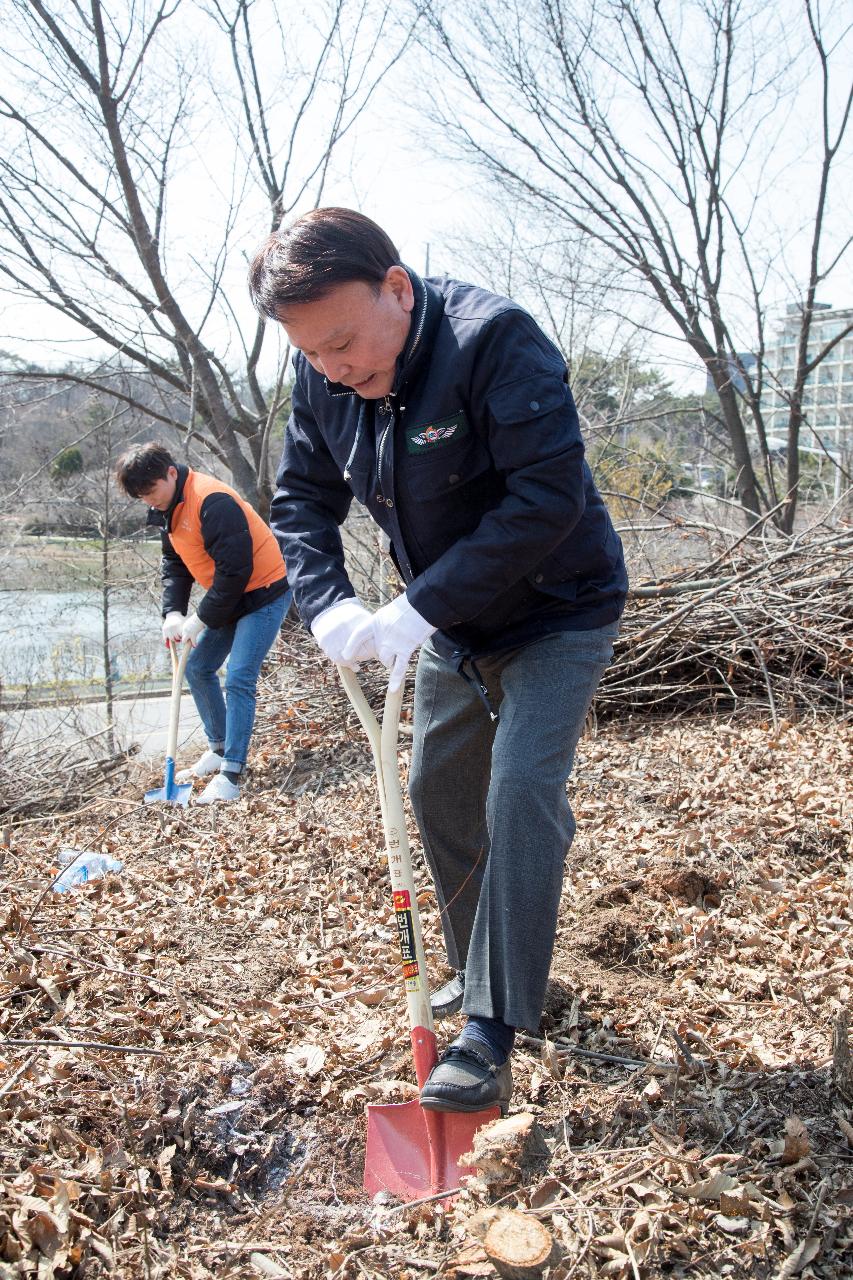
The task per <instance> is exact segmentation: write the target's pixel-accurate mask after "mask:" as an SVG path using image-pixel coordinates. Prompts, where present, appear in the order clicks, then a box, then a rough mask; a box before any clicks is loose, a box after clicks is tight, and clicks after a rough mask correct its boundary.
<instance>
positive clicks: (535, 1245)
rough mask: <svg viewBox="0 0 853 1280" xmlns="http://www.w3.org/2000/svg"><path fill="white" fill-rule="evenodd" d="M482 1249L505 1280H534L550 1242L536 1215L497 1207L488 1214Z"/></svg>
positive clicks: (546, 1258)
mask: <svg viewBox="0 0 853 1280" xmlns="http://www.w3.org/2000/svg"><path fill="white" fill-rule="evenodd" d="M490 1218H491V1220H490V1222H489V1225H488V1229H487V1230H486V1234H485V1235H484V1236H483V1251H484V1252H485V1254H486V1257H487V1258H488V1259H489V1262H491V1264H492V1265H493V1267H494V1268H495V1270H496V1271H497V1273H498V1275H499V1276H503V1277H504V1278H505V1280H535V1278H536V1277H537V1276H541V1274H542V1272H543V1270H544V1268H545V1267H546V1266H547V1264H548V1261H549V1259H550V1258H551V1255H552V1253H553V1249H554V1241H553V1239H552V1237H551V1234H550V1232H549V1231H548V1229H547V1227H543V1225H542V1223H541V1222H540V1221H539V1220H538V1218H534V1217H531V1216H530V1215H528V1214H526V1213H519V1212H518V1210H517V1209H501V1210H498V1211H497V1212H494V1213H493V1214H491V1215H490Z"/></svg>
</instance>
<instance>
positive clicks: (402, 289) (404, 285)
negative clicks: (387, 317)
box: [385, 266, 415, 311]
mask: <svg viewBox="0 0 853 1280" xmlns="http://www.w3.org/2000/svg"><path fill="white" fill-rule="evenodd" d="M385 284H386V286H387V287H388V288H389V289H390V290H391V292H392V293H393V295H394V297H395V298H396V299H397V301H398V302H399V304H400V306H401V307H402V309H403V311H413V310H414V307H415V291H414V289H413V288H412V282H411V280H410V279H409V273H408V271H407V270H406V268H405V267H400V266H394V267H389V268H388V270H387V271H386V272H385Z"/></svg>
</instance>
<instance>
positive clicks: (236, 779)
mask: <svg viewBox="0 0 853 1280" xmlns="http://www.w3.org/2000/svg"><path fill="white" fill-rule="evenodd" d="M220 773H224V774H225V777H226V778H227V779H228V781H229V782H233V783H234V786H235V787H239V785H240V778H241V776H242V775H241V774H239V773H234V772H233V771H232V770H231V769H220Z"/></svg>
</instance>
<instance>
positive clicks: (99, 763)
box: [0, 735, 132, 818]
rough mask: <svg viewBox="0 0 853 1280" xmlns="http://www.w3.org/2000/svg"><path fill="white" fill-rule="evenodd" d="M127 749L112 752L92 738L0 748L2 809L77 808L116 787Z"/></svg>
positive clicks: (8, 814) (8, 812) (8, 813)
mask: <svg viewBox="0 0 853 1280" xmlns="http://www.w3.org/2000/svg"><path fill="white" fill-rule="evenodd" d="M100 736H101V735H97V737H100ZM131 754H132V753H124V752H122V753H121V754H119V755H111V754H109V753H108V752H106V750H105V747H104V744H103V743H100V744H99V743H97V742H96V741H93V739H91V738H84V739H81V740H79V741H69V742H65V743H61V744H57V743H56V741H55V740H51V741H50V742H47V741H45V739H39V740H38V741H35V742H28V743H18V742H15V743H13V744H12V745H11V746H10V747H8V748H7V749H5V750H4V751H3V752H2V753H0V814H3V816H4V817H5V818H16V817H21V816H23V815H24V814H28V813H37V814H39V816H41V817H46V816H47V815H48V814H51V813H67V812H68V810H69V809H76V808H77V807H79V806H80V805H82V804H85V803H86V802H87V801H88V800H91V799H92V797H93V796H98V795H103V794H105V793H106V792H108V791H110V790H114V789H115V787H116V785H117V779H118V778H121V777H124V776H125V775H126V774H127V769H128V763H129V757H130V755H131ZM48 762H49V764H48Z"/></svg>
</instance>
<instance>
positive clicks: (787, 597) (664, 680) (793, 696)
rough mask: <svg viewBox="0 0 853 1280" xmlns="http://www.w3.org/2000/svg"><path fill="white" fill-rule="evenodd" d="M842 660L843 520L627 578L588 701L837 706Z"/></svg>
mask: <svg viewBox="0 0 853 1280" xmlns="http://www.w3.org/2000/svg"><path fill="white" fill-rule="evenodd" d="M851 663H853V529H851V528H850V527H849V526H844V525H839V526H835V527H831V526H829V525H827V524H823V523H821V524H817V525H814V526H812V527H811V528H810V529H807V530H805V531H803V532H802V533H800V534H798V535H797V536H795V537H791V538H783V537H782V536H780V535H778V534H775V533H774V535H773V540H772V541H768V540H765V539H764V538H761V537H758V536H752V537H746V536H744V537H743V538H741V539H739V540H738V541H737V542H736V543H735V544H734V545H732V546H725V547H724V548H723V549H722V550H721V551H720V552H719V554H718V555H717V556H716V557H715V558H714V559H713V560H712V561H711V562H710V563H709V564H706V565H702V566H700V567H699V568H694V569H692V570H691V571H690V572H689V573H687V574H675V575H673V576H672V577H671V578H669V579H667V580H665V581H661V582H657V583H654V584H650V585H637V586H634V587H633V588H632V591H631V595H630V599H629V602H628V607H627V609H626V611H625V617H624V619H623V623H622V636H621V638H620V640H619V642H618V645H617V651H616V660H615V662H614V664H613V666H612V667H611V669H610V671H609V672H608V673H607V675H606V676H605V679H604V681H603V683H602V686H601V690H600V692H599V695H598V703H597V705H598V708H599V710H600V711H606V712H613V711H616V710H618V711H620V712H624V711H625V710H629V711H631V712H666V713H667V714H670V715H671V714H674V713H680V712H685V711H730V710H739V709H741V708H744V707H752V708H756V707H763V708H765V709H766V710H767V711H769V712H770V715H771V717H772V719H773V722H774V724H775V723H777V721H778V718H779V716H780V714H781V715H788V714H791V713H792V712H793V713H801V712H802V711H804V710H815V709H817V708H818V707H822V708H825V709H829V710H832V711H834V712H841V713H843V712H844V711H845V709H846V679H847V676H848V673H849V672H850V670H851Z"/></svg>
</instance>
